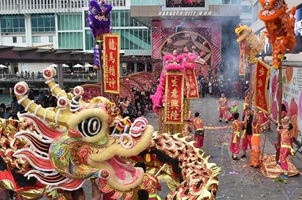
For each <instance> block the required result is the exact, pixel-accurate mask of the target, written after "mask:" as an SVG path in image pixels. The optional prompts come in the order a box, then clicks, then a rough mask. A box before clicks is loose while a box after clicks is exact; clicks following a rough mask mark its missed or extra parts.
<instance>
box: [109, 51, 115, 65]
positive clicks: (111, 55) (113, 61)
mask: <svg viewBox="0 0 302 200" xmlns="http://www.w3.org/2000/svg"><path fill="white" fill-rule="evenodd" d="M109 61H110V62H112V63H115V58H114V56H113V52H110V53H109Z"/></svg>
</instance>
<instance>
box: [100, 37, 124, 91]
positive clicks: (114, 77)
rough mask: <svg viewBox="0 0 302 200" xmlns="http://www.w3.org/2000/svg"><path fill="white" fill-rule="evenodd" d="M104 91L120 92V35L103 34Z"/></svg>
mask: <svg viewBox="0 0 302 200" xmlns="http://www.w3.org/2000/svg"><path fill="white" fill-rule="evenodd" d="M103 67H104V92H108V93H113V94H119V93H120V35H119V34H105V35H104V52H103Z"/></svg>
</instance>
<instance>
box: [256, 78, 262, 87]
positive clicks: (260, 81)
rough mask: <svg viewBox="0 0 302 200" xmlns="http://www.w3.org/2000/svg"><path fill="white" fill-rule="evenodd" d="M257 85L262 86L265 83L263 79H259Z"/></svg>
mask: <svg viewBox="0 0 302 200" xmlns="http://www.w3.org/2000/svg"><path fill="white" fill-rule="evenodd" d="M257 84H258V85H257V87H262V85H263V83H262V80H261V79H259V80H258V81H257Z"/></svg>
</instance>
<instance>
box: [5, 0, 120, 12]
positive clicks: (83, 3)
mask: <svg viewBox="0 0 302 200" xmlns="http://www.w3.org/2000/svg"><path fill="white" fill-rule="evenodd" d="M89 2H90V0H39V1H38V0H19V1H11V3H7V1H6V2H5V1H3V0H0V10H1V12H0V15H13V14H41V13H80V12H82V10H83V8H88V6H89ZM106 2H107V3H110V4H111V5H112V6H114V7H124V6H126V1H125V0H107V1H106Z"/></svg>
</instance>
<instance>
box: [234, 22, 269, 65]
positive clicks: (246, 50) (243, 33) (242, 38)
mask: <svg viewBox="0 0 302 200" xmlns="http://www.w3.org/2000/svg"><path fill="white" fill-rule="evenodd" d="M235 33H236V36H237V42H238V43H239V45H240V64H243V63H244V56H245V55H247V56H248V60H249V63H250V64H254V63H255V57H256V55H257V54H259V53H260V52H261V51H263V48H264V45H265V33H264V32H261V34H260V38H259V39H258V37H257V36H256V35H255V33H254V31H253V30H252V29H250V28H249V27H248V26H246V25H239V26H238V27H237V28H236V29H235Z"/></svg>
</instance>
